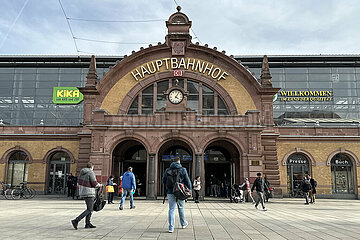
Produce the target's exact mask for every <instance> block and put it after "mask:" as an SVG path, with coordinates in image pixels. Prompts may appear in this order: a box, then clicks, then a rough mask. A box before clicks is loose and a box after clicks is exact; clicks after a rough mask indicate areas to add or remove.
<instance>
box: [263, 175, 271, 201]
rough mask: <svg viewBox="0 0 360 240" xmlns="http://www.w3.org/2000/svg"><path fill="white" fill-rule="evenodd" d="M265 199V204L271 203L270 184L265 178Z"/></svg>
mask: <svg viewBox="0 0 360 240" xmlns="http://www.w3.org/2000/svg"><path fill="white" fill-rule="evenodd" d="M264 197H265V202H269V198H270V182H269V180H268V179H267V177H266V176H265V177H264Z"/></svg>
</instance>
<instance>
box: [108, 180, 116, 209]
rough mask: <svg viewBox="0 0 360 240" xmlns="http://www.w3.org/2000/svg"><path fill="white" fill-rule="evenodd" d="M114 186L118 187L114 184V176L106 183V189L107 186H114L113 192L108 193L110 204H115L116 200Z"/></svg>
mask: <svg viewBox="0 0 360 240" xmlns="http://www.w3.org/2000/svg"><path fill="white" fill-rule="evenodd" d="M114 185H116V184H115V183H114V176H112V175H111V176H110V177H109V178H108V180H107V183H106V187H107V186H112V192H108V204H114V203H113V199H114Z"/></svg>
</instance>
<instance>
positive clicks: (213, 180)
mask: <svg viewBox="0 0 360 240" xmlns="http://www.w3.org/2000/svg"><path fill="white" fill-rule="evenodd" d="M217 184H218V180H217V178H216V177H215V176H214V174H211V175H210V195H212V196H213V197H217V186H218V185H217Z"/></svg>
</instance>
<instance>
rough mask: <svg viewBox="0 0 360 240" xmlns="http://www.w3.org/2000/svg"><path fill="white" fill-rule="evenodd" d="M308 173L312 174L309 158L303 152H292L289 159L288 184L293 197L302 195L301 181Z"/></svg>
mask: <svg viewBox="0 0 360 240" xmlns="http://www.w3.org/2000/svg"><path fill="white" fill-rule="evenodd" d="M307 174H310V172H309V161H308V159H307V158H306V157H305V156H304V155H303V154H298V153H294V154H291V155H290V157H289V158H288V159H287V185H288V192H289V195H290V196H291V197H302V196H301V182H302V180H303V179H304V177H305V176H306V175H307Z"/></svg>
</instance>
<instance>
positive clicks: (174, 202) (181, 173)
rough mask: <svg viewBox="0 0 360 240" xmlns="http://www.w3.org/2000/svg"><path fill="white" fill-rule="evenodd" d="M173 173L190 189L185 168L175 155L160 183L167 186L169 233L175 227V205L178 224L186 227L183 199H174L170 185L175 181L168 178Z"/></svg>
mask: <svg viewBox="0 0 360 240" xmlns="http://www.w3.org/2000/svg"><path fill="white" fill-rule="evenodd" d="M171 175H175V176H176V177H177V178H178V179H179V182H180V183H182V184H184V185H186V186H187V187H188V188H189V189H190V190H191V182H190V179H189V175H188V173H187V171H186V169H185V168H183V167H182V166H181V164H180V158H179V157H176V158H175V159H174V160H173V162H172V163H171V165H170V168H167V169H166V170H165V172H164V174H163V177H162V183H163V184H165V186H166V188H167V192H166V193H167V198H168V200H169V214H168V219H169V233H172V232H174V227H175V207H176V206H177V208H178V211H179V217H180V224H181V226H182V228H186V227H187V225H188V222H187V221H186V217H185V211H184V205H185V200H179V199H176V197H175V195H174V194H173V188H172V187H171V186H170V185H173V184H172V182H173V183H175V182H174V181H173V180H172V179H168V178H169V177H168V176H171ZM171 180H172V181H171Z"/></svg>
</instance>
